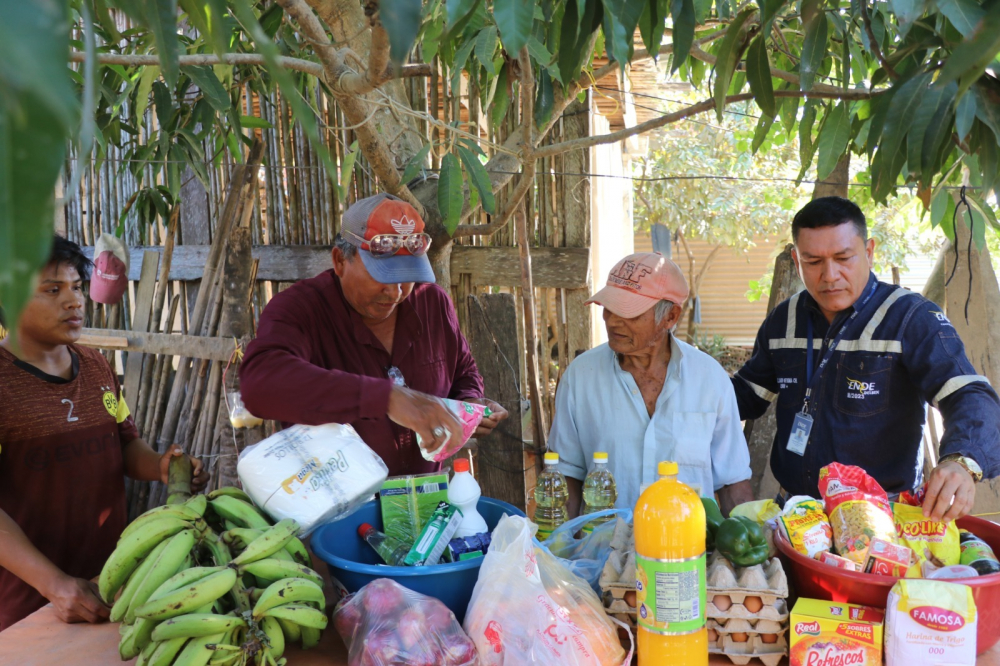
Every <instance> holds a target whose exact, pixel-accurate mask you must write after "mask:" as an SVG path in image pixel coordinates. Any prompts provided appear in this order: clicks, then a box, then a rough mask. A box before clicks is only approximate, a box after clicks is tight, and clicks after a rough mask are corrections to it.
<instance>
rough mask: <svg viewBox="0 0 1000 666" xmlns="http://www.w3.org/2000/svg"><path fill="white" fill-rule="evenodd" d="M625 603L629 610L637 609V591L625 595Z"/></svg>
mask: <svg viewBox="0 0 1000 666" xmlns="http://www.w3.org/2000/svg"><path fill="white" fill-rule="evenodd" d="M625 603H626V604H627V605H628V607H629V608H635V591H634V590H633V591H632V592H626V593H625Z"/></svg>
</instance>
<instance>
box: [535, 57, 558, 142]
mask: <svg viewBox="0 0 1000 666" xmlns="http://www.w3.org/2000/svg"><path fill="white" fill-rule="evenodd" d="M536 88H537V94H536V95H535V127H539V128H540V127H544V126H545V125H546V124H547V123H548V122H549V120H550V119H551V118H552V109H553V107H554V106H555V101H556V100H555V89H554V88H553V86H552V77H551V76H549V71H548V70H547V69H543V70H542V71H541V72H540V73H539V75H538V85H537V86H536Z"/></svg>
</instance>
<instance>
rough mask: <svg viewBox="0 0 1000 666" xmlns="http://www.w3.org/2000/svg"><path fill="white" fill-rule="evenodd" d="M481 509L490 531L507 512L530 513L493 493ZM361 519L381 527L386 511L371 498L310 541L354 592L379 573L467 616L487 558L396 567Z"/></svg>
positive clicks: (461, 616)
mask: <svg viewBox="0 0 1000 666" xmlns="http://www.w3.org/2000/svg"><path fill="white" fill-rule="evenodd" d="M477 508H478V509H479V513H480V515H482V517H483V519H484V520H485V521H486V524H487V525H488V526H489V528H490V531H492V530H493V529H494V528H495V527H496V526H497V523H498V522H500V519H501V518H502V517H503V515H504V514H505V513H506V514H507V515H511V516H523V515H524V513H523V512H522V511H521V510H520V509H518V508H516V507H514V506H512V505H510V504H507V503H506V502H501V501H500V500H495V499H490V498H488V497H483V498H481V499H480V500H479V504H478V506H477ZM361 523H369V524H371V525H373V526H374V527H375V528H376V529H379V530H381V529H382V512H381V511H380V510H379V505H378V502H376V501H374V500H373V501H371V502H368V503H367V504H365V505H363V506H362V507H361V508H360V509H358V510H357V511H355V512H354V513H352V514H351V515H350V516H348V517H347V518H344V519H343V520H338V521H336V522H333V523H329V524H327V525H323V526H322V527H320V528H318V529H317V530H316V531H315V532H314V533H313V535H312V539H311V543H310V545H311V547H312V549H313V552H315V553H316V555H318V556H319V558H320V559H321V560H323V561H324V562H326V563H327V565H328V566H329V568H330V575H331V576H333V578H335V579H336V580H337V581H339V582H340V584H341V585H343V586H344V587H345V588H346V589H347V591H348V592H357V591H358V590H360V589H361V588H362V587H364V586H365V585H367V584H368V583H370V582H372V581H373V580H375V579H376V578H391V579H392V580H394V581H396V582H397V583H399V584H400V585H402V586H403V587H406V588H409V589H411V590H413V591H414V592H419V593H420V594H425V595H427V596H429V597H435V598H436V599H440V600H441V601H442V602H443V603H444V605H445V606H447V607H448V608H449V609H450V610H451V612H453V613H454V614H455V617H457V618H458V621H459V622H462V621H464V620H465V611H466V609H467V608H468V606H469V599H470V598H471V597H472V590H473V588H474V587H475V586H476V580H477V579H478V578H479V567H480V566H482V563H483V558H481V557H477V558H476V559H474V560H466V561H464V562H452V563H450V564H435V565H433V566H426V567H390V566H387V565H384V564H379V558H378V554H377V553H376V552H375V551H374V550H372V548H371V546H369V545H368V544H367V543H365V541H364V540H363V539H362V538H361V537H359V536H358V526H360V525H361Z"/></svg>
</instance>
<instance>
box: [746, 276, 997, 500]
mask: <svg viewBox="0 0 1000 666" xmlns="http://www.w3.org/2000/svg"><path fill="white" fill-rule="evenodd" d="M873 285H875V293H874V295H873V296H872V298H871V299H870V300H869V301H868V303H867V304H865V305H864V306H862V302H863V301H864V298H863V297H862V298H859V299H858V301H857V302H856V303H855V306H857V307H858V308H860V309H861V311H860V312H859V313H858V316H857V317H856V318H855V319H854V320H853V321H851V322H848V319H849V318H850V316H851V315H852V314H853V313H854V307H853V306H852V307H850V308H848V309H847V310H844V311H842V312H839V313H837V316H836V317H835V318H834V320H833V322H832V323H830V322H827V320H826V317H825V316H824V315H823V313H822V312H821V311H820V309H819V306H818V304H817V303H816V301H815V299H813V297H812V296H810V295H809V293H808V292H807V291H801V292H799V293H797V294H795V295H794V296H792V297H791V298H790V299H788V300H786V301H784V302H782V303H781V304H779V305H778V306H777V307H776V308H775V309H774V310H773V311H772V312H771V313H770V314H769V315H768V317H767V319H765V320H764V323H763V324H762V325H761V327H760V331H759V332H758V334H757V339H756V341H755V343H754V350H753V356H752V357H751V358H750V360H749V361H747V363H746V365H744V366H743V367H742V368H741V369H740V371H739V372H738V373H737V374H736V375H735V376H734V377H733V388H734V389H735V390H736V396H737V402H738V404H739V408H740V417H741V418H743V419H756V418H759V417H760V416H762V415H763V414H764V412H765V411H766V410H767V407H768V405H769V404H770V403H771V402H772V401H774V400H777V406H776V417H777V433H776V434H775V438H774V443H773V445H772V447H771V470H772V472H773V473H774V477H775V479H777V480H778V482H779V483H780V484H781V486H782V487H783V488H784V489H785V490H786V491H787V492H789V493H791V494H792V495H812V496H814V497H819V491H818V487H817V484H818V481H819V470H820V469H821V468H822V467H824V466H825V465H828V464H829V463H832V462H839V463H843V464H847V465H856V466H858V467H860V468H862V469H864V470H865V471H866V472H868V474H870V475H871V476H873V477H874V478H875V479H876V480H877V481H878V482H879V483H880V484H881V485H882V487H883V488H884V489H885V490H886V492H888V493H898V492H902V491H904V490H913V489H915V488H917V487H919V486H920V484H921V483H922V474H923V455H922V452H921V448H920V445H921V437H922V435H923V426H924V414H925V404H926V403H930V404H932V405H934V406H935V407H937V408H939V409H940V410H941V414H942V417H943V419H944V426H945V429H944V436H943V437H942V439H941V450H940V453H941V455H942V456H944V455H948V454H952V453H960V454H962V455H964V456H968V457H970V458H972V459H974V460H975V461H976V462H977V463H979V465H980V466H981V467H982V468H983V472H984V475H985V476H986V477H987V478H993V477H996V476H997V475H998V474H1000V399H998V398H997V394H996V392H995V391H994V390H993V388H992V387H991V386H990V384H989V380H988V379H987V378H986V377H983V376H982V375H979V374H977V373H976V371H975V369H974V368H973V366H972V363H970V362H969V359H968V358H967V357H966V355H965V347H964V345H963V344H962V340H961V339H960V338H959V337H958V333H957V332H956V331H955V328H954V327H953V326H952V325H951V322H949V321H948V318H947V317H946V316H945V315H944V313H943V312H941V308H939V307H938V306H937V305H935V304H934V303H933V302H931V301H929V300H927V299H926V298H924V297H922V296H920V295H919V294H915V293H913V292H910V291H908V290H906V289H902V288H900V287H897V286H894V285H891V284H886V283H884V282H879V281H878V280H877V279H876V278H875V275H874V274H871V275H870V276H869V278H868V284H867V286H866V287H865V290H864V291H863V292H862V294H866V293H867V292H868V290H870V289H872V287H873ZM809 318H811V319H812V323H813V354H812V357H813V364H814V366H818V365H819V362H820V359H822V358H823V356H824V355H825V353H826V350H827V347H828V345H829V344H830V343H831V342H832V341H833V338H834V337H836V335H837V334H838V333H839V332H840V328H841V327H842V326H844V325H845V324H846V325H847V326H848V328H847V329H846V330H845V332H844V335H843V337H842V339H841V341H840V343H839V344H838V345H837V347H836V350H835V351H834V353H833V356H832V357H831V359H830V362H829V363H828V364H827V365H826V368H825V370H824V371H823V373H822V374H821V375H820V376H818V377H814V380H813V391H812V396H811V398H810V401H809V413H810V415H811V416H812V417H813V419H814V423H813V428H812V433H811V435H810V437H809V444H808V446H807V447H806V450H805V454H804V455H801V456H800V455H798V454H796V453H793V452H792V451H789V450H788V448H787V446H788V437H789V434H790V431H791V427H792V421H793V420H794V418H795V415H796V414H797V413H798V412H799V411H801V410H802V405H803V401H804V399H805V391H806V347H807V322H808V319H809ZM814 373H815V370H814Z"/></svg>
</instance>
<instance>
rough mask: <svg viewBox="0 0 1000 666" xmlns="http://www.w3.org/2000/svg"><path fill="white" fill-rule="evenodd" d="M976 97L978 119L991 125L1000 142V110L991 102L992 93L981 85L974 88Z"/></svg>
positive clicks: (995, 136)
mask: <svg viewBox="0 0 1000 666" xmlns="http://www.w3.org/2000/svg"><path fill="white" fill-rule="evenodd" d="M972 90H973V92H974V93H975V96H976V117H977V118H979V119H980V120H981V121H983V122H984V123H986V124H987V125H989V128H990V129H991V130H993V136H994V138H995V139H996V140H997V142H1000V108H997V105H996V104H995V103H994V102H992V101H991V100H990V93H988V92H987V91H986V89H985V88H984V87H983V86H981V85H976V86H974V87H973V89H972Z"/></svg>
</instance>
